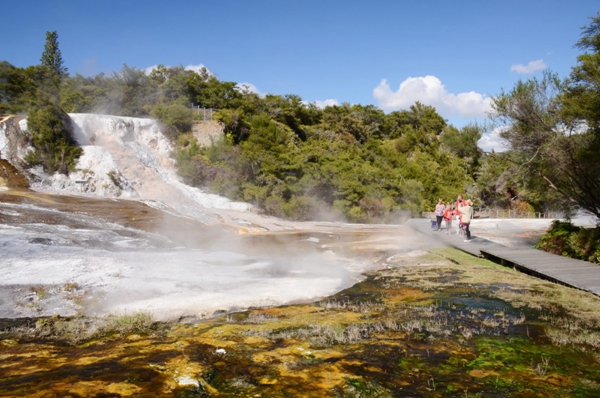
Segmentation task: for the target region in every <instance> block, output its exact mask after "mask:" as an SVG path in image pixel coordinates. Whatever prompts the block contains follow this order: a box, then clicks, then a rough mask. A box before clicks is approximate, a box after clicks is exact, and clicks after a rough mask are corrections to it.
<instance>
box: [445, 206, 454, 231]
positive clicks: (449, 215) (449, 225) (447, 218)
mask: <svg viewBox="0 0 600 398" xmlns="http://www.w3.org/2000/svg"><path fill="white" fill-rule="evenodd" d="M452 217H454V210H453V209H452V208H450V204H447V205H446V210H444V221H446V235H451V234H452V231H451V230H450V228H452Z"/></svg>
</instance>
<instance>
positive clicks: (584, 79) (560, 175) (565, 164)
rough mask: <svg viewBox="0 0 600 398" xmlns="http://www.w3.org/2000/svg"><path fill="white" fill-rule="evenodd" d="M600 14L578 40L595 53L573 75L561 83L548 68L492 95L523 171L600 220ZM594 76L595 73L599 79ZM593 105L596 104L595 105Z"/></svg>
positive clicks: (582, 59)
mask: <svg viewBox="0 0 600 398" xmlns="http://www.w3.org/2000/svg"><path fill="white" fill-rule="evenodd" d="M599 22H600V17H596V18H594V22H593V23H592V25H591V26H590V27H588V28H584V37H583V39H582V40H581V41H580V42H579V45H580V46H583V47H584V48H591V49H593V50H594V51H595V54H592V55H590V54H584V55H582V56H580V57H579V65H577V66H576V67H575V68H573V71H572V74H571V79H570V80H567V81H566V82H561V81H560V79H559V78H558V77H557V75H556V74H553V73H552V72H550V71H545V72H544V74H543V77H542V79H539V80H538V79H535V78H534V79H531V80H528V81H519V82H518V83H517V84H516V85H515V87H514V88H513V89H512V90H511V91H510V92H502V93H501V94H500V95H499V96H498V97H493V98H492V107H493V109H494V111H495V116H494V118H493V120H495V122H496V126H497V127H499V126H504V129H503V131H502V133H501V136H502V137H503V138H505V139H506V140H507V141H508V142H509V146H510V149H511V151H512V152H513V153H512V154H511V156H514V161H515V162H516V163H517V164H518V165H519V168H518V170H517V172H518V173H522V174H524V175H527V174H532V173H533V174H535V175H536V176H537V177H538V178H539V179H541V180H543V181H544V182H545V184H546V187H548V188H550V189H553V190H556V191H557V192H559V193H560V194H561V195H562V197H563V198H565V199H566V200H567V201H568V202H570V203H571V204H572V205H574V206H576V207H580V208H583V209H585V210H587V211H589V212H591V213H592V214H594V215H596V216H597V217H599V218H600V178H598V176H599V175H600V158H599V157H598V153H599V151H600V140H599V138H598V127H597V126H598V121H599V119H598V118H597V116H598V111H597V107H598V102H595V101H597V100H598V95H599V94H598V86H597V85H595V83H594V82H595V81H596V80H597V79H598V78H597V76H598V74H599V73H600V63H599V62H597V61H596V62H588V61H590V60H591V59H592V58H593V59H596V60H597V59H599V57H600V55H599V50H600V45H592V44H591V43H596V44H597V43H598V42H599V41H600V29H599V26H598V25H599ZM594 76H596V77H595V78H594ZM594 106H595V107H596V108H595V109H593V108H594Z"/></svg>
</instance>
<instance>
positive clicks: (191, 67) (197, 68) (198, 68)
mask: <svg viewBox="0 0 600 398" xmlns="http://www.w3.org/2000/svg"><path fill="white" fill-rule="evenodd" d="M157 67H158V65H152V66H149V67H147V68H145V69H144V73H145V74H146V75H150V73H152V71H153V70H154V69H156V68H157ZM164 67H165V68H167V69H168V68H172V66H170V65H164ZM202 68H206V70H207V71H208V74H209V75H211V76H214V73H212V72H211V71H210V69H208V68H207V67H206V66H204V65H203V64H198V65H188V66H186V67H184V68H183V69H184V70H191V71H194V72H196V73H200V71H201V70H202Z"/></svg>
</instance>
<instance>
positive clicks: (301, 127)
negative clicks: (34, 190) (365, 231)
mask: <svg viewBox="0 0 600 398" xmlns="http://www.w3.org/2000/svg"><path fill="white" fill-rule="evenodd" d="M599 15H600V14H599ZM591 21H592V22H591V24H590V25H589V26H588V27H586V28H584V35H583V39H582V40H581V41H580V42H579V43H578V46H579V47H580V48H582V49H584V50H591V51H592V53H591V54H589V53H585V54H583V55H581V56H580V57H579V60H578V62H579V64H578V65H577V66H575V67H574V68H573V72H572V75H571V77H570V78H569V79H566V80H565V81H560V80H559V79H558V78H557V77H556V76H555V75H553V74H552V73H551V72H549V71H548V72H546V74H545V75H544V78H543V79H542V80H537V79H532V80H529V81H524V82H523V81H519V82H518V83H517V84H516V85H515V88H514V89H512V90H511V91H507V92H504V91H503V92H501V94H500V95H498V96H497V97H493V108H494V115H493V117H492V119H491V120H490V125H489V126H486V127H485V129H489V128H494V127H499V126H501V127H502V133H501V135H502V136H503V137H504V138H506V139H507V142H508V144H509V148H510V150H509V151H508V152H505V153H502V154H497V153H493V152H492V153H483V152H482V151H481V149H480V148H478V147H477V141H478V140H479V139H480V137H481V135H482V133H483V132H484V131H486V130H485V129H484V127H483V126H478V125H468V126H465V127H462V128H456V127H454V126H452V125H450V124H449V123H448V122H447V121H446V120H444V118H443V117H441V116H440V115H439V114H438V113H437V111H436V109H434V108H433V107H431V106H427V105H423V104H421V103H418V102H417V103H415V104H414V105H412V106H411V107H410V108H409V109H406V110H400V111H394V112H391V113H387V114H386V113H384V112H383V111H382V110H380V109H378V108H376V107H374V106H372V105H360V104H348V103H344V104H341V105H335V106H327V107H325V108H324V109H321V108H318V107H317V106H316V105H315V104H311V103H306V102H304V101H303V100H302V98H300V97H299V96H297V95H294V94H288V95H271V94H267V95H264V96H261V95H258V94H256V93H254V92H251V91H250V90H248V89H247V87H243V86H240V85H238V84H237V83H235V82H228V81H221V80H219V79H218V78H217V77H215V76H214V75H212V74H211V73H210V72H209V71H208V70H206V69H203V70H201V71H199V72H195V71H191V70H185V69H184V68H183V67H170V68H167V67H165V66H162V65H159V66H158V67H156V68H155V69H154V70H153V71H152V72H151V73H150V74H146V73H145V72H144V71H142V70H140V69H136V68H134V67H130V66H127V65H124V66H123V68H122V69H121V71H119V72H115V73H113V74H112V75H110V76H108V75H105V74H99V75H96V76H91V77H84V76H81V75H79V74H77V75H75V76H69V75H68V73H67V70H66V68H64V66H63V65H62V57H61V55H60V50H59V49H58V41H57V35H56V32H49V33H48V34H47V37H46V47H45V51H44V53H43V55H42V59H41V61H42V62H41V65H36V66H30V67H27V68H17V67H14V66H12V65H11V64H10V63H9V62H6V61H3V62H1V63H0V77H1V78H0V84H1V87H0V88H1V90H0V92H1V95H2V97H1V103H0V112H10V113H26V114H28V115H29V117H30V119H31V122H30V131H29V134H30V140H31V144H32V145H33V147H34V148H35V151H34V152H33V153H32V154H31V155H30V156H29V157H28V159H27V160H28V161H29V162H30V164H40V165H42V166H43V167H44V168H45V169H46V170H47V171H49V172H54V171H59V172H63V173H68V171H69V170H71V169H72V168H73V167H74V164H75V162H76V159H77V157H78V156H79V155H80V153H81V152H80V148H77V147H76V145H75V144H74V142H73V140H72V139H70V136H69V133H68V123H65V122H64V121H63V122H61V118H62V116H61V115H63V114H64V113H63V112H67V113H80V112H86V113H106V114H113V115H122V116H135V117H148V116H149V117H153V118H156V119H158V120H160V121H161V122H162V123H163V125H164V131H165V132H166V134H167V135H168V137H169V138H170V139H171V140H172V142H173V143H174V144H175V146H176V148H177V150H176V154H175V156H176V159H177V166H178V170H179V173H180V175H181V176H182V177H183V179H184V180H185V182H186V183H188V184H190V185H193V186H197V187H202V188H207V189H210V190H211V191H212V192H215V193H218V194H221V195H224V196H227V197H229V198H231V199H234V200H243V201H248V202H251V203H253V204H254V205H256V206H257V207H258V208H260V209H262V210H264V211H265V212H266V213H267V214H271V215H275V216H279V217H288V218H293V219H298V220H308V219H317V218H319V219H346V220H349V221H353V222H387V221H394V220H397V217H398V216H400V215H404V214H410V215H416V214H419V213H420V212H423V211H431V210H432V209H433V207H434V206H435V203H437V199H438V198H442V199H444V200H445V201H451V200H453V199H454V198H455V197H456V196H457V195H458V194H463V195H465V194H466V196H467V197H469V198H472V199H473V200H474V201H475V204H476V206H477V205H485V206H495V207H504V208H508V207H512V208H515V209H517V210H524V211H536V212H545V211H549V210H570V209H573V208H583V209H586V210H588V211H590V212H592V213H594V214H596V215H598V214H599V213H598V211H599V210H598V209H599V208H600V200H599V198H600V184H599V183H598V178H597V175H598V172H599V171H600V167H599V161H598V159H597V156H595V155H594V154H597V153H598V148H600V138H599V134H598V131H600V115H599V114H598V112H597V109H600V106H599V101H600V100H599V98H598V95H597V93H598V84H599V83H600V82H599V81H598V78H597V76H598V73H597V72H598V70H600V67H599V66H598V65H599V64H600V63H598V62H597V60H598V58H599V57H600V54H599V51H600V44H599V40H600V32H599V29H598V26H599V24H600V16H596V17H594V18H592V19H591ZM202 108H208V109H211V110H212V111H211V113H210V114H211V115H212V117H213V118H214V119H216V120H218V121H220V122H222V123H223V125H224V126H225V127H224V133H223V134H222V137H220V138H219V139H218V140H217V141H216V142H214V145H212V146H208V147H204V146H201V145H199V143H198V142H197V140H196V138H195V137H194V135H193V133H192V125H193V123H194V121H197V120H201V119H202V117H203V116H204V112H201V111H199V110H201V109H202ZM63 120H64V118H63Z"/></svg>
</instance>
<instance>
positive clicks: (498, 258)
mask: <svg viewBox="0 0 600 398" xmlns="http://www.w3.org/2000/svg"><path fill="white" fill-rule="evenodd" d="M406 225H408V226H410V227H411V228H412V229H414V230H416V231H419V232H421V233H423V234H425V235H428V236H430V237H431V238H433V239H435V240H436V241H439V242H440V243H443V244H446V245H448V246H452V247H455V248H457V249H459V250H462V251H464V252H466V253H469V254H472V255H474V256H478V257H484V258H487V259H488V260H491V261H494V262H496V263H499V264H502V265H505V266H509V267H514V268H515V269H518V270H519V271H522V272H525V273H528V274H530V275H534V276H537V277H540V278H543V279H547V280H550V281H553V282H557V283H561V284H563V285H567V286H571V287H574V288H577V289H581V290H585V291H588V292H590V293H594V294H595V295H597V296H600V266H599V265H596V264H593V263H590V262H588V261H581V260H575V259H572V258H568V257H563V256H558V255H555V254H550V253H546V252H544V251H541V250H537V249H531V248H519V247H516V248H515V247H507V246H504V245H501V244H499V243H495V242H491V241H489V240H486V239H483V238H481V237H477V236H475V235H473V239H472V240H471V241H470V242H464V241H463V239H461V238H459V237H458V236H456V235H446V234H445V233H444V232H436V231H433V230H432V229H431V224H430V222H429V220H428V219H415V218H413V219H410V220H408V221H407V222H406Z"/></svg>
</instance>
